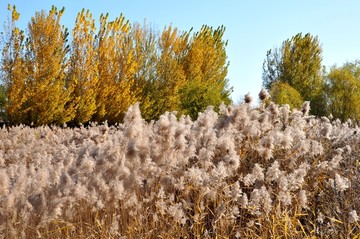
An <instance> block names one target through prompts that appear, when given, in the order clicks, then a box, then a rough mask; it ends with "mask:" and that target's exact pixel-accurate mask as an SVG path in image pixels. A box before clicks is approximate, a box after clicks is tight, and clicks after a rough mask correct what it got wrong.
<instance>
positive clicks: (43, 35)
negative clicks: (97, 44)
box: [24, 6, 75, 125]
mask: <svg viewBox="0 0 360 239" xmlns="http://www.w3.org/2000/svg"><path fill="white" fill-rule="evenodd" d="M64 10H65V9H64V8H63V9H61V10H58V9H57V8H56V7H54V6H53V7H52V8H51V10H50V11H49V13H46V12H45V11H41V12H37V13H36V14H35V16H34V17H32V18H31V21H30V23H29V24H28V31H29V32H28V38H27V41H26V54H25V64H26V74H27V75H26V82H25V84H26V91H27V92H28V94H27V99H26V104H24V106H25V107H26V109H27V122H25V123H33V124H34V125H43V124H62V123H65V122H68V121H70V120H71V119H73V118H74V116H75V105H74V103H73V102H72V101H71V97H70V94H71V92H72V84H71V83H69V82H67V81H66V70H67V68H68V59H67V56H66V55H67V53H68V52H69V46H68V45H67V37H68V32H67V30H66V29H64V28H63V27H61V25H60V19H61V17H62V15H63V13H64Z"/></svg>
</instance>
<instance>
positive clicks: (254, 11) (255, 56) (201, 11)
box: [0, 0, 360, 102]
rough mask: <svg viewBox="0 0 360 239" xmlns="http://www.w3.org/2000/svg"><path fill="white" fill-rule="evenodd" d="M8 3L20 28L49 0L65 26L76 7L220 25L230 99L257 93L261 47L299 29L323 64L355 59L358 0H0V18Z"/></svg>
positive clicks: (162, 21)
mask: <svg viewBox="0 0 360 239" xmlns="http://www.w3.org/2000/svg"><path fill="white" fill-rule="evenodd" d="M8 3H10V4H12V5H13V4H15V5H16V7H17V9H18V11H19V12H20V14H21V16H20V21H19V26H20V28H22V29H25V28H26V25H27V23H28V21H29V20H30V18H31V17H32V16H33V15H34V13H35V12H36V11H40V10H42V9H44V10H47V11H48V10H50V8H51V5H55V6H57V7H58V8H61V7H63V6H64V7H65V13H64V16H63V18H62V24H63V25H65V26H67V27H68V28H69V29H72V27H73V26H74V22H75V18H76V15H77V13H78V12H79V11H81V9H82V8H85V9H89V10H90V11H91V12H92V13H93V15H94V17H95V19H98V17H99V16H100V14H101V13H107V12H108V13H109V14H110V16H109V18H110V19H114V18H115V17H117V16H119V15H120V13H123V15H124V16H125V18H126V19H128V20H129V21H130V23H133V22H140V23H142V22H143V21H144V19H146V22H147V23H149V24H151V25H152V26H154V27H155V28H156V29H158V30H162V29H163V28H164V26H168V25H170V24H172V25H173V26H174V27H177V28H178V29H179V30H181V31H188V30H189V29H190V28H191V27H193V28H194V30H199V29H200V28H201V26H202V25H204V24H206V25H209V26H213V27H215V28H216V27H218V26H220V25H224V26H225V27H226V32H225V36H224V39H225V40H228V46H227V56H228V60H229V61H230V66H229V72H228V79H229V85H230V86H232V87H233V88H234V92H233V94H232V98H233V101H234V102H238V101H240V99H241V98H242V97H243V96H244V94H246V93H248V92H250V94H251V95H252V96H253V97H257V94H258V92H259V91H260V89H261V83H262V80H261V75H262V64H263V61H264V59H265V57H266V52H267V50H269V49H272V48H273V47H279V46H281V43H282V42H283V41H284V40H286V39H288V38H291V37H292V36H294V35H296V34H297V33H299V32H302V33H304V34H305V33H311V34H312V35H316V36H318V38H319V40H320V42H321V44H322V48H323V65H324V66H326V67H327V68H329V67H330V66H332V65H334V64H337V65H342V64H343V63H345V62H346V61H354V60H357V59H360V30H359V29H360V14H359V13H360V1H356V0H346V1H340V0H337V1H336V0H316V1H314V0H302V1H289V0H272V1H269V0H251V1H250V0H248V1H244V0H224V1H215V0H191V1H190V0H182V1H169V0H151V1H150V0H147V1H145V0H141V1H140V0H134V1H130V0H127V1H125V0H117V1H115V0H112V1H110V0H102V1H100V0H87V1H80V0H62V1H60V0H47V1H45V0H33V1H29V0H8V1H6V0H1V2H0V21H1V23H3V22H4V21H5V20H6V18H7V15H8V14H7V4H8ZM1 31H2V29H1Z"/></svg>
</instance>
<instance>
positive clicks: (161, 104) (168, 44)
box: [152, 26, 187, 118]
mask: <svg viewBox="0 0 360 239" xmlns="http://www.w3.org/2000/svg"><path fill="white" fill-rule="evenodd" d="M186 41H187V38H186V37H184V36H182V35H180V34H179V33H178V29H177V28H173V27H172V26H169V27H166V28H165V29H164V30H163V31H162V33H161V34H160V36H159V39H158V50H159V57H158V61H157V64H156V70H157V71H156V81H155V82H154V84H153V87H154V89H153V90H154V93H155V92H156V94H152V97H153V100H154V107H155V108H154V111H153V116H154V117H155V118H158V117H159V116H160V115H161V114H163V113H164V112H165V111H175V110H178V109H179V102H180V101H181V98H180V95H179V89H180V88H181V87H182V86H183V85H184V83H185V80H186V78H185V74H184V70H183V67H182V65H181V62H182V61H183V58H184V52H185V50H186V44H187V42H186Z"/></svg>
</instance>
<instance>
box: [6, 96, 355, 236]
mask: <svg viewBox="0 0 360 239" xmlns="http://www.w3.org/2000/svg"><path fill="white" fill-rule="evenodd" d="M114 107H116V106H114ZM309 109H310V105H309V102H305V103H304V104H303V106H302V107H301V108H300V109H299V110H296V109H294V110H290V108H289V106H288V105H283V106H279V105H276V104H274V103H271V102H265V100H264V101H263V102H262V103H261V105H260V106H259V107H254V106H252V104H251V99H250V96H248V95H247V96H245V100H244V102H243V103H241V104H239V105H229V106H225V105H221V106H220V110H219V112H216V111H214V109H213V108H212V107H208V108H207V109H206V110H205V111H204V112H202V113H200V114H199V117H198V118H197V119H196V120H191V119H190V118H189V117H186V116H180V115H176V113H175V112H167V113H165V114H163V115H161V116H160V118H159V119H158V120H156V121H151V122H147V121H145V120H144V119H143V118H142V116H141V112H140V109H139V105H138V104H135V105H133V106H132V107H130V108H129V110H128V111H127V113H126V116H125V118H124V122H123V123H121V124H116V125H108V124H107V123H106V122H105V123H103V124H95V123H93V124H90V125H89V126H86V127H85V126H82V127H79V128H71V127H67V126H66V125H64V126H63V127H59V126H40V127H28V126H23V125H19V126H13V127H3V128H2V129H1V130H0V141H1V144H0V235H1V238H124V239H125V238H360V220H359V213H360V200H359V199H360V177H359V175H360V129H359V127H358V126H357V125H356V123H355V122H351V121H347V122H340V121H339V120H336V119H333V118H332V117H328V118H326V117H322V118H317V117H314V116H311V115H309Z"/></svg>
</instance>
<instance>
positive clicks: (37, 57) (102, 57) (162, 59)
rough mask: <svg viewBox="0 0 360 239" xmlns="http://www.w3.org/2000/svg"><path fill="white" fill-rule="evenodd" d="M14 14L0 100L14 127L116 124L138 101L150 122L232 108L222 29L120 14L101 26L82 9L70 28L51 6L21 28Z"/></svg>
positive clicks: (5, 39) (11, 10)
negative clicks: (171, 114)
mask: <svg viewBox="0 0 360 239" xmlns="http://www.w3.org/2000/svg"><path fill="white" fill-rule="evenodd" d="M8 10H9V13H10V17H9V19H10V22H8V28H7V30H6V31H5V33H4V34H3V35H2V39H1V45H2V61H1V78H2V81H3V85H2V88H1V102H0V103H1V106H2V108H3V114H4V118H6V120H7V121H8V122H10V123H11V124H19V123H22V124H28V125H29V124H32V125H34V126H37V125H43V124H58V125H59V124H63V123H68V124H75V125H76V124H80V123H85V122H89V121H97V122H103V121H105V120H107V121H108V122H109V123H115V122H120V121H122V120H123V117H124V114H125V112H126V111H127V109H128V107H129V106H130V105H133V104H134V103H136V102H140V107H141V112H142V115H143V117H144V118H145V119H146V120H151V119H157V118H158V117H159V116H160V115H161V114H163V113H164V112H165V111H178V112H179V113H180V114H187V115H190V116H191V117H192V118H196V117H197V114H198V112H200V111H203V110H204V109H205V108H206V107H207V106H208V105H213V106H215V107H217V106H219V105H220V104H221V102H224V103H226V104H227V103H230V93H231V90H232V89H231V88H229V87H228V85H227V81H228V80H227V79H226V75H227V69H228V64H229V63H228V61H227V56H226V51H225V47H226V44H227V42H226V41H224V40H223V35H224V31H225V28H224V27H223V26H221V27H218V28H216V29H214V28H212V27H209V26H206V25H204V26H203V27H202V28H201V29H200V30H199V31H197V32H194V31H193V30H192V29H191V30H189V31H185V32H180V31H179V30H178V29H177V28H175V27H172V26H168V27H165V28H164V29H163V31H161V32H156V31H155V30H154V29H152V28H151V27H149V26H148V25H146V24H144V25H140V24H139V23H133V24H130V23H129V21H128V20H126V19H125V17H124V16H122V15H120V16H119V17H117V18H116V19H115V20H113V21H110V20H109V16H108V14H106V15H101V16H100V19H99V22H98V24H96V22H95V19H94V18H93V16H92V14H91V13H90V12H89V11H86V10H82V11H81V12H79V13H78V15H77V18H76V22H75V27H74V28H73V29H72V31H69V30H68V29H67V28H65V27H64V26H62V25H61V18H62V16H63V13H64V8H63V9H61V10H58V9H57V8H56V7H52V9H51V10H50V11H49V12H45V11H41V12H37V13H35V15H34V16H33V17H32V18H31V20H30V22H29V23H28V27H27V29H26V30H23V29H19V28H18V27H17V25H16V23H17V21H18V19H19V17H20V14H19V12H17V10H16V7H15V6H10V5H9V7H8ZM70 34H71V35H70Z"/></svg>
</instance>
